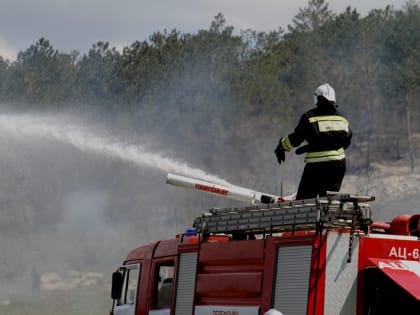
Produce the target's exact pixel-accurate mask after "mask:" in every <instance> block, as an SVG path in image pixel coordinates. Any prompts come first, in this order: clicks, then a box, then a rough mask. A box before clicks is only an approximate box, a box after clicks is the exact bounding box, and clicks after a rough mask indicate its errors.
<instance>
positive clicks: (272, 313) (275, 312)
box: [264, 308, 283, 315]
mask: <svg viewBox="0 0 420 315" xmlns="http://www.w3.org/2000/svg"><path fill="white" fill-rule="evenodd" d="M264 315H283V313H282V312H279V311H278V310H276V309H275V308H272V309H269V310H268V311H267V312H265V313H264Z"/></svg>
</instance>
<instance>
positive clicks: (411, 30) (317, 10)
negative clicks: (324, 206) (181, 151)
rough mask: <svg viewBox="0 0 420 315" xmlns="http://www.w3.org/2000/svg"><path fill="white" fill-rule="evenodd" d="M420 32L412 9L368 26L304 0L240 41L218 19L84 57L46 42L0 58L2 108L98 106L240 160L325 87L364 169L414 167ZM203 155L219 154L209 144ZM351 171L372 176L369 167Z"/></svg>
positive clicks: (419, 127)
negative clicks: (281, 20)
mask: <svg viewBox="0 0 420 315" xmlns="http://www.w3.org/2000/svg"><path fill="white" fill-rule="evenodd" d="M419 30H420V7H419V3H418V2H417V1H413V0H410V1H408V2H407V3H406V4H405V6H404V7H403V8H402V9H401V10H395V9H394V8H393V7H390V6H387V7H385V8H384V9H376V10H372V11H371V12H369V14H367V15H366V16H364V17H362V16H361V15H360V13H358V12H357V10H355V9H353V8H351V7H348V8H347V9H346V10H345V11H344V12H341V13H338V14H337V13H334V12H332V11H331V10H330V9H329V7H328V3H326V2H325V1H324V0H309V1H308V4H307V6H306V7H304V8H302V9H300V10H299V13H298V14H297V15H296V16H295V17H294V18H293V21H292V23H291V24H290V25H289V26H288V29H287V30H284V29H282V28H280V27H279V28H278V30H274V31H270V32H256V31H254V30H251V29H248V30H240V32H239V33H238V32H236V30H235V29H234V27H232V26H229V25H227V22H226V20H225V18H224V16H223V14H222V13H220V14H218V15H217V16H216V17H215V18H214V20H213V21H212V23H211V25H210V27H209V28H208V29H203V30H199V31H198V32H197V33H194V34H189V33H181V32H179V31H178V30H176V29H174V30H171V31H167V30H164V31H160V32H155V33H153V34H152V35H151V36H150V37H149V38H148V40H144V41H135V42H133V43H132V44H131V45H129V46H127V47H124V48H123V49H122V50H121V51H119V50H117V49H116V48H115V47H111V46H110V45H109V43H108V42H105V41H104V42H102V41H101V42H97V43H96V44H93V45H92V48H91V49H90V50H89V51H88V52H87V53H86V54H83V55H81V54H80V53H79V52H77V51H73V52H71V53H63V52H60V51H58V50H57V49H55V48H54V47H53V45H52V44H51V43H50V41H49V40H48V39H46V38H41V39H39V40H38V41H37V42H36V43H34V44H33V45H31V46H30V47H29V48H28V49H26V50H24V51H20V52H19V53H18V55H17V59H16V61H13V62H9V61H8V60H5V59H3V58H1V57H0V101H1V102H2V103H6V104H9V106H11V107H13V108H15V109H23V108H24V109H27V108H31V109H36V110H48V111H49V110H62V109H69V108H74V107H84V108H85V107H86V108H88V107H90V108H95V109H96V110H99V111H102V112H106V113H108V115H109V116H110V117H112V118H111V119H112V121H113V123H115V124H124V125H126V126H128V127H130V128H137V129H139V130H142V131H143V132H144V133H148V132H149V133H150V132H151V130H155V128H156V122H159V123H160V124H163V125H164V126H165V129H162V131H161V134H160V136H161V137H163V139H164V141H166V143H174V142H176V139H179V137H180V135H182V137H184V138H185V136H186V135H188V139H185V140H183V141H185V143H190V144H192V145H196V146H200V145H201V139H202V137H201V136H202V135H216V134H217V138H220V137H223V138H225V139H228V140H227V141H229V142H232V143H235V144H240V145H238V147H239V148H242V150H244V151H245V150H247V149H249V148H248V147H247V142H248V139H249V138H253V137H256V135H263V134H267V133H268V134H276V135H281V133H282V132H287V131H290V128H292V127H293V126H294V125H295V123H296V122H297V119H298V116H299V115H300V114H301V113H302V112H303V111H304V110H305V109H307V108H309V107H311V106H312V105H313V104H311V102H312V99H311V98H312V95H313V91H314V90H315V88H316V87H317V86H318V85H320V84H322V83H325V82H329V83H330V84H331V85H332V86H333V87H334V88H335V89H336V93H337V98H338V105H339V108H340V109H341V110H342V111H343V112H345V113H346V115H347V116H348V117H349V118H350V120H351V124H352V129H354V130H356V131H357V132H356V133H355V142H354V143H355V148H358V149H359V150H360V151H363V152H364V153H365V154H364V155H363V156H369V158H368V162H369V163H370V161H375V160H383V159H391V160H396V159H400V158H402V157H404V158H408V160H409V161H410V162H411V165H412V167H414V161H415V148H416V142H415V139H416V137H415V136H416V134H419V133H420V106H419V99H420V98H419V92H420V64H419V62H418V60H420V31H419ZM168 130H171V131H172V132H170V133H168ZM215 137H216V136H215ZM274 145H275V144H272V146H274ZM206 148H210V149H211V150H212V152H214V153H215V154H216V155H217V154H218V153H220V154H222V153H223V151H224V148H223V147H222V146H221V145H219V141H218V140H217V139H211V137H209V140H208V141H206ZM187 153H188V149H187V150H186V154H187ZM270 153H271V152H270ZM238 154H240V152H239V153H238ZM196 158H197V161H199V160H203V159H204V160H205V159H207V160H208V162H209V163H212V164H216V163H220V158H219V159H218V160H217V161H216V159H214V158H212V157H208V156H206V154H204V153H203V156H197V157H196ZM212 159H213V160H212ZM210 160H212V161H210ZM352 167H353V168H354V169H357V168H359V167H362V168H363V167H365V165H364V162H363V159H362V158H359V159H358V161H357V162H356V163H353V165H352Z"/></svg>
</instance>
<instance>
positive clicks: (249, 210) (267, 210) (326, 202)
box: [193, 192, 375, 234]
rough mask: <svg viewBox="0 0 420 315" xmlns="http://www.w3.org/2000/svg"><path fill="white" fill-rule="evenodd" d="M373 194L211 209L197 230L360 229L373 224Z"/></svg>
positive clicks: (329, 194) (331, 195) (197, 222)
mask: <svg viewBox="0 0 420 315" xmlns="http://www.w3.org/2000/svg"><path fill="white" fill-rule="evenodd" d="M373 200H375V197H374V196H360V195H351V194H347V193H337V192H327V196H326V197H323V198H314V199H306V200H296V201H286V202H280V203H275V204H268V205H255V206H248V207H243V208H224V209H211V210H210V211H209V212H206V213H203V214H202V215H201V216H200V217H197V218H196V219H195V221H194V224H193V227H194V228H195V230H196V232H197V233H203V234H206V233H225V234H226V233H227V234H229V233H232V234H233V233H243V234H267V233H278V232H290V231H296V230H318V231H322V229H325V228H351V229H352V230H353V231H354V229H360V230H363V231H365V232H366V233H367V231H368V227H369V225H370V224H371V223H372V219H371V209H370V206H369V205H368V204H367V202H368V201H373Z"/></svg>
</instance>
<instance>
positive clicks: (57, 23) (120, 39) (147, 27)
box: [0, 0, 406, 61]
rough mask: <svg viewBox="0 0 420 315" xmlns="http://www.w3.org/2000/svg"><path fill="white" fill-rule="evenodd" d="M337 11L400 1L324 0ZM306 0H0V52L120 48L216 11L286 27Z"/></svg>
mask: <svg viewBox="0 0 420 315" xmlns="http://www.w3.org/2000/svg"><path fill="white" fill-rule="evenodd" d="M326 2H327V3H329V8H330V9H331V10H332V11H334V12H335V13H341V12H343V11H344V10H345V8H346V7H347V6H351V7H352V8H355V9H356V10H357V11H358V12H359V13H360V14H362V16H364V15H366V14H367V13H368V12H369V11H370V10H372V9H382V8H385V6H386V5H388V4H389V5H392V6H393V7H394V8H395V9H401V8H402V7H403V5H404V4H405V3H406V0H329V1H326ZM307 4H308V0H118V1H116V0H113V1H111V0H0V56H2V57H3V58H5V59H9V60H11V61H13V60H15V59H16V55H17V53H18V52H19V51H23V50H26V49H27V48H29V47H30V45H32V44H34V43H36V42H37V41H38V40H39V39H40V38H41V37H44V38H46V39H48V40H49V41H50V43H51V44H52V46H53V47H54V48H55V49H58V50H60V51H61V52H70V51H73V50H77V51H79V52H81V53H85V52H87V51H88V50H89V49H90V48H91V47H92V45H93V44H95V43H97V42H98V41H104V42H109V43H110V44H111V46H115V47H118V48H120V47H124V46H127V45H130V44H131V43H133V42H134V41H136V40H139V41H143V40H145V39H147V38H148V37H149V36H150V35H151V34H153V32H155V31H163V30H164V29H167V30H172V29H174V28H176V29H177V30H179V31H181V32H182V33H195V32H197V31H198V30H199V29H208V28H209V26H210V24H211V21H212V20H213V18H214V16H216V15H217V14H218V13H219V12H220V13H222V14H223V15H224V16H225V18H226V21H227V23H226V25H229V26H234V28H235V30H237V31H239V30H241V29H248V28H250V29H253V30H257V31H270V30H277V29H278V28H279V27H282V28H285V29H286V28H287V25H288V24H290V23H291V21H292V18H293V17H294V16H295V15H296V14H298V13H299V8H304V7H305V6H307Z"/></svg>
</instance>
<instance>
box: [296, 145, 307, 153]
mask: <svg viewBox="0 0 420 315" xmlns="http://www.w3.org/2000/svg"><path fill="white" fill-rule="evenodd" d="M308 151H309V144H305V145H303V146H301V147H299V148H297V149H296V151H295V153H296V154H297V155H300V154H303V153H306V152H308Z"/></svg>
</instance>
